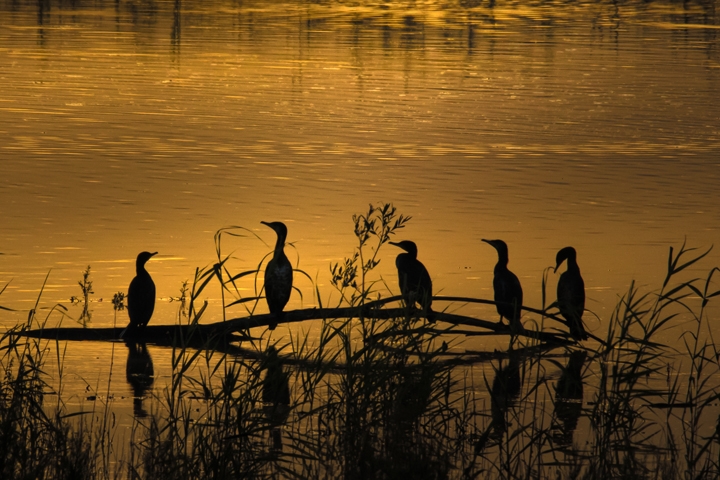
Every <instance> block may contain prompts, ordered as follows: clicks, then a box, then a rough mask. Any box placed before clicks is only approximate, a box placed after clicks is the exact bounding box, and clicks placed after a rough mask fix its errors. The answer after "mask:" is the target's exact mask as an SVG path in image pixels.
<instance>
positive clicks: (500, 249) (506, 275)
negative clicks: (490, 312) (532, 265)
mask: <svg viewBox="0 0 720 480" xmlns="http://www.w3.org/2000/svg"><path fill="white" fill-rule="evenodd" d="M482 241H483V242H485V243H487V244H490V245H491V246H492V247H494V248H495V250H497V254H498V261H497V263H496V264H495V271H494V276H493V290H494V291H495V305H496V307H497V311H498V313H499V314H500V323H502V319H503V318H507V320H508V322H510V327H511V328H513V329H517V328H522V324H521V323H520V314H521V311H520V308H521V307H522V304H523V303H522V302H523V291H522V286H521V285H520V280H518V277H517V275H515V274H514V273H513V272H511V271H510V270H508V268H507V264H508V261H509V257H508V247H507V244H506V243H505V242H503V241H502V240H486V239H484V238H483V239H482Z"/></svg>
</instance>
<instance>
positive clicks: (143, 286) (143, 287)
mask: <svg viewBox="0 0 720 480" xmlns="http://www.w3.org/2000/svg"><path fill="white" fill-rule="evenodd" d="M157 253H158V252H153V253H150V252H141V253H140V254H138V256H137V260H136V261H135V278H133V279H132V281H131V282H130V286H129V287H128V297H127V304H128V305H127V309H128V316H129V317H130V325H128V328H130V329H137V328H142V327H144V326H145V325H147V324H148V322H149V321H150V318H151V317H152V314H153V310H155V283H154V282H153V279H152V277H150V274H149V273H148V272H147V270H145V263H147V261H148V260H150V258H151V257H152V256H153V255H157Z"/></svg>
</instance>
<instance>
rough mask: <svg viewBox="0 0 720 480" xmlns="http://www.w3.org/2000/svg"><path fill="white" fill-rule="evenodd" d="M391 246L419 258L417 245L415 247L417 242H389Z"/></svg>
mask: <svg viewBox="0 0 720 480" xmlns="http://www.w3.org/2000/svg"><path fill="white" fill-rule="evenodd" d="M389 243H390V245H395V246H396V247H400V248H402V249H403V250H405V251H406V252H408V253H409V254H410V255H412V256H414V257H416V258H417V245H415V242H411V241H410V240H403V241H402V242H389Z"/></svg>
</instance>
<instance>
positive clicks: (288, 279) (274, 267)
mask: <svg viewBox="0 0 720 480" xmlns="http://www.w3.org/2000/svg"><path fill="white" fill-rule="evenodd" d="M260 223H262V224H263V225H267V226H268V227H270V228H272V229H273V230H275V233H277V242H276V243H275V252H274V253H273V258H272V259H271V260H270V261H269V262H268V264H267V267H265V299H266V300H267V304H268V307H269V308H270V313H271V314H272V315H273V316H274V319H273V320H272V321H271V322H270V325H269V327H270V330H275V327H277V324H278V322H279V321H280V320H281V319H282V311H283V308H285V305H287V302H288V300H289V299H290V292H291V291H292V282H293V269H292V265H291V264H290V260H288V258H287V257H286V256H285V252H284V251H283V248H284V247H285V239H286V238H287V227H286V226H285V224H284V223H282V222H260Z"/></svg>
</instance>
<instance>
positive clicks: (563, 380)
mask: <svg viewBox="0 0 720 480" xmlns="http://www.w3.org/2000/svg"><path fill="white" fill-rule="evenodd" d="M586 358H587V352H586V351H585V350H575V351H573V352H572V353H571V354H570V359H569V360H568V363H567V366H566V367H565V368H564V369H563V372H562V375H560V379H559V380H558V382H557V385H556V386H555V418H556V422H554V425H553V438H554V439H555V441H556V442H557V443H558V445H560V446H563V447H567V446H569V445H571V444H572V439H573V433H574V432H575V428H576V427H577V424H578V420H579V418H580V414H581V413H582V406H583V381H582V368H583V365H584V364H585V359H586Z"/></svg>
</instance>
